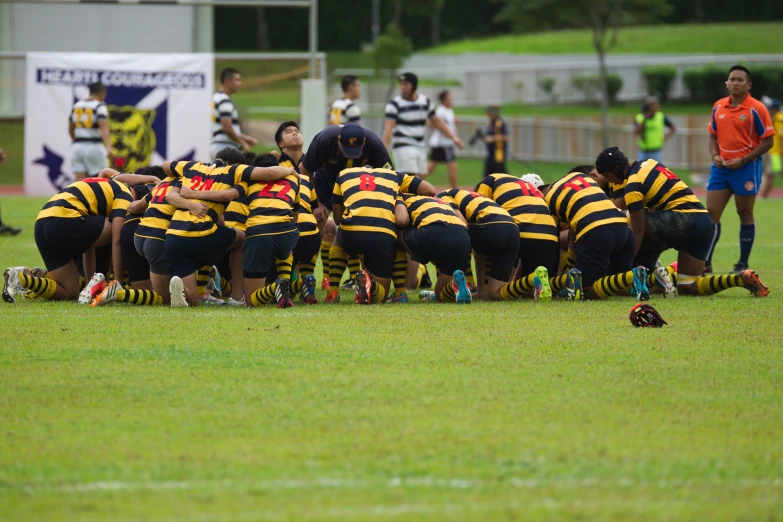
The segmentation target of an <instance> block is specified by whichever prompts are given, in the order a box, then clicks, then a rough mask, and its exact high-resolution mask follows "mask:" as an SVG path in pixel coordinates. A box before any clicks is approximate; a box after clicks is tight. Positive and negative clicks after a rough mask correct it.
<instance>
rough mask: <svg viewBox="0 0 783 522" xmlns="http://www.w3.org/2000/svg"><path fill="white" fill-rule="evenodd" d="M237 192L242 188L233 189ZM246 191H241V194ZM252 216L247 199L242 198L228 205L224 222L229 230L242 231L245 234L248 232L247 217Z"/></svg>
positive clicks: (238, 186)
mask: <svg viewBox="0 0 783 522" xmlns="http://www.w3.org/2000/svg"><path fill="white" fill-rule="evenodd" d="M233 188H235V189H237V190H239V189H240V188H241V185H237V186H236V187H233ZM243 191H244V188H242V190H240V193H242V192H243ZM248 214H250V208H249V207H248V206H247V199H245V197H244V196H242V197H241V198H239V199H236V200H234V201H230V202H229V203H228V205H226V211H225V212H223V222H224V223H225V224H226V226H227V227H229V228H234V229H236V230H241V231H242V232H244V231H245V230H247V216H248Z"/></svg>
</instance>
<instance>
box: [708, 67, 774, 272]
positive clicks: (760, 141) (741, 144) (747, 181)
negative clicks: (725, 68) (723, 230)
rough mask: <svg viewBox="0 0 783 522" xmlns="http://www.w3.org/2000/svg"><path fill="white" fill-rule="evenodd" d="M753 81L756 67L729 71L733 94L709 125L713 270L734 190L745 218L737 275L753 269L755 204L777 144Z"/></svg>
mask: <svg viewBox="0 0 783 522" xmlns="http://www.w3.org/2000/svg"><path fill="white" fill-rule="evenodd" d="M752 81H753V77H752V76H751V73H750V71H749V70H748V69H747V68H745V67H743V66H741V65H735V66H733V67H732V68H731V69H730V70H729V79H728V81H727V82H726V87H727V88H728V90H729V96H728V97H726V98H721V99H720V100H718V101H717V102H715V105H714V106H713V108H712V118H711V119H710V124H709V126H708V128H707V129H708V130H709V132H710V154H711V155H712V167H711V168H710V179H709V181H708V182H707V210H708V211H709V213H710V218H711V219H712V228H713V231H712V244H711V246H710V251H709V253H708V254H707V261H706V266H705V271H706V272H707V273H709V272H712V252H713V251H714V249H715V245H716V243H717V242H718V240H719V239H720V218H721V215H722V214H723V211H724V210H725V208H726V205H727V204H728V202H729V199H731V196H732V194H733V195H734V201H735V203H736V205H737V214H739V218H740V259H739V262H738V263H737V264H736V265H734V270H732V273H740V272H742V271H744V270H747V269H748V259H749V258H750V251H751V249H752V248H753V241H754V240H755V238H756V222H755V219H754V217H753V206H754V205H755V203H756V194H758V191H759V185H760V184H761V170H762V169H761V156H762V155H763V154H764V153H765V152H767V151H768V150H769V149H771V148H772V140H773V136H774V134H775V130H774V129H773V127H772V119H771V118H770V116H769V112H768V111H767V108H766V107H765V106H764V104H763V103H761V102H760V101H758V100H756V99H754V98H753V97H752V96H751V95H750V89H751V86H752V85H753V84H752Z"/></svg>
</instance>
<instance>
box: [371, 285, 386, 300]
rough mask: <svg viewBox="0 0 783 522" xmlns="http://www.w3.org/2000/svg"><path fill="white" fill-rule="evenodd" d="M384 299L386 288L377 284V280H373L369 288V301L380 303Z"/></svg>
mask: <svg viewBox="0 0 783 522" xmlns="http://www.w3.org/2000/svg"><path fill="white" fill-rule="evenodd" d="M384 299H386V289H385V288H384V287H383V286H381V285H380V284H378V281H373V282H372V287H371V288H370V302H372V303H382V302H383V300H384Z"/></svg>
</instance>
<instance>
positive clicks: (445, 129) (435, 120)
mask: <svg viewBox="0 0 783 522" xmlns="http://www.w3.org/2000/svg"><path fill="white" fill-rule="evenodd" d="M429 121H430V122H432V125H433V126H434V127H435V128H436V129H438V130H439V131H440V132H441V133H442V134H443V135H444V136H446V137H447V138H449V139H450V140H451V141H453V142H454V145H456V146H457V148H458V149H460V150H461V149H462V148H464V147H465V144H464V143H462V140H461V139H460V138H459V136H457V135H456V134H454V133H453V132H451V129H450V128H449V126H448V125H447V124H446V122H445V121H443V120H442V119H441V118H440V116H438V115H437V114H433V115H432V116H430V118H429ZM385 135H386V134H385V133H384V136H385Z"/></svg>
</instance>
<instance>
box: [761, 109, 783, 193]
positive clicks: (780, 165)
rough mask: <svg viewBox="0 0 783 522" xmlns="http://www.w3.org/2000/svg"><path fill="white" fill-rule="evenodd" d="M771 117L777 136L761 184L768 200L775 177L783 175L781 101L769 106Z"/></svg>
mask: <svg viewBox="0 0 783 522" xmlns="http://www.w3.org/2000/svg"><path fill="white" fill-rule="evenodd" d="M769 115H770V117H771V118H772V127H773V128H774V129H775V135H774V136H773V138H772V148H771V149H769V155H768V160H767V170H766V174H764V180H763V181H762V182H761V197H762V198H766V197H768V196H769V193H770V192H771V191H772V187H773V186H774V185H775V175H776V174H781V173H783V160H782V159H781V157H780V154H781V146H780V141H781V139H783V112H781V111H780V100H772V102H771V103H770V104H769Z"/></svg>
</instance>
